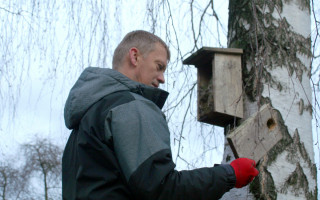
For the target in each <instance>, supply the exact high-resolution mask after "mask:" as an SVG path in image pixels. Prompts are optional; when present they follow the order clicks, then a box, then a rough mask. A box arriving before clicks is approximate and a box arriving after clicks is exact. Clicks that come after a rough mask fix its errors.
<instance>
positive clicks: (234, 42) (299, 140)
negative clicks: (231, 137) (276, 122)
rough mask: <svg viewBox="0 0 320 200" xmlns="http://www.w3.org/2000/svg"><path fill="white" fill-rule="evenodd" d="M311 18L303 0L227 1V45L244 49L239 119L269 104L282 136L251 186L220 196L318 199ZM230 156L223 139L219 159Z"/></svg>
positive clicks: (259, 166) (263, 162)
mask: <svg viewBox="0 0 320 200" xmlns="http://www.w3.org/2000/svg"><path fill="white" fill-rule="evenodd" d="M310 23H311V22H310V2H309V1H308V0H307V1H304V0H269V1H262V0H246V1H237V0H230V1H229V25H228V28H229V30H228V46H229V47H234V48H242V49H244V57H243V60H244V62H243V70H242V73H243V88H244V91H245V94H244V95H243V98H244V116H245V117H244V119H243V120H245V119H247V118H248V117H250V116H251V115H252V114H254V113H255V112H257V111H258V110H259V108H260V107H261V106H262V105H264V104H266V103H270V104H271V105H272V107H273V108H274V109H276V110H277V111H278V112H279V114H280V115H281V118H282V121H283V124H281V126H282V130H283V131H282V134H283V135H284V136H285V137H284V138H283V140H282V141H280V142H279V143H278V144H277V145H276V146H275V147H273V148H272V149H271V150H270V151H269V152H268V154H267V155H266V156H264V158H263V159H261V160H260V162H259V165H258V168H259V171H260V174H259V177H257V178H256V179H255V180H254V182H253V183H252V184H251V185H250V186H247V187H245V188H243V189H233V190H231V191H230V192H229V193H227V194H225V195H224V196H223V198H222V199H290V200H294V199H317V186H316V182H317V181H316V176H317V175H316V173H317V172H316V166H315V164H314V151H313V146H314V145H313V140H312V125H311V119H312V102H311V101H312V100H311V98H312V90H311V86H310V70H311V64H310V63H311V39H310V33H311V24H310ZM240 123H241V122H239V123H238V124H237V125H239V124H240ZM233 159H234V157H233V154H232V151H231V149H230V147H229V145H228V144H226V146H225V153H224V162H228V161H231V160H233Z"/></svg>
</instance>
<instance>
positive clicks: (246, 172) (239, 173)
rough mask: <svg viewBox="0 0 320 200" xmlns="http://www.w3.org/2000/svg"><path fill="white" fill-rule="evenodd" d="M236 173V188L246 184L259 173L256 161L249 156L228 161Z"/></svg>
mask: <svg viewBox="0 0 320 200" xmlns="http://www.w3.org/2000/svg"><path fill="white" fill-rule="evenodd" d="M230 165H231V166H232V167H233V169H234V172H235V174H236V178H237V181H236V185H235V187H236V188H242V187H244V186H246V185H248V184H249V183H250V182H251V181H252V180H253V179H254V177H256V176H257V175H258V174H259V171H258V170H257V169H256V168H255V167H256V162H255V161H254V160H251V159H249V158H238V159H236V160H234V161H232V162H231V163H230Z"/></svg>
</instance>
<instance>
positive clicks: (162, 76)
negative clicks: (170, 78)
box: [158, 73, 165, 84]
mask: <svg viewBox="0 0 320 200" xmlns="http://www.w3.org/2000/svg"><path fill="white" fill-rule="evenodd" d="M158 81H159V83H162V84H163V83H164V81H165V80H164V75H163V73H160V74H159V76H158Z"/></svg>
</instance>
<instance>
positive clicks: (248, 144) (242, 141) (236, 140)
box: [227, 105, 283, 162]
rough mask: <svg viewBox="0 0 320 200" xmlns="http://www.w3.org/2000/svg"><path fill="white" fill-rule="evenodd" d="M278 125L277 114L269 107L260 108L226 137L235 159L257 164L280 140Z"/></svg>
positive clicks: (280, 134)
mask: <svg viewBox="0 0 320 200" xmlns="http://www.w3.org/2000/svg"><path fill="white" fill-rule="evenodd" d="M280 124H281V123H280V121H279V118H278V114H277V112H276V111H275V110H273V109H272V108H271V106H270V105H264V106H262V107H261V109H260V111H259V112H257V113H255V114H254V115H253V116H251V117H250V118H248V119H247V120H246V121H245V122H244V123H242V124H241V125H240V126H239V127H238V128H236V129H235V130H234V131H232V132H231V133H230V134H229V135H228V136H227V139H228V142H229V144H230V146H231V148H232V150H233V153H234V155H235V157H236V158H238V157H246V158H251V159H253V160H255V161H256V162H258V161H259V160H260V159H261V158H262V157H263V156H264V155H266V154H267V153H268V152H269V151H270V149H271V148H272V147H273V146H274V145H276V144H277V143H278V142H279V141H280V140H281V139H282V137H283V135H282V133H281V129H280Z"/></svg>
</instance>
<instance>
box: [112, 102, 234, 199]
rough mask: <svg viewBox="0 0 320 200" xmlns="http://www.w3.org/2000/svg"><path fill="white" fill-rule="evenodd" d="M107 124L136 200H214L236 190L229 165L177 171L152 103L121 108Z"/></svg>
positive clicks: (162, 121)
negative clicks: (231, 190)
mask: <svg viewBox="0 0 320 200" xmlns="http://www.w3.org/2000/svg"><path fill="white" fill-rule="evenodd" d="M107 121H108V122H109V125H108V126H109V127H110V132H111V133H112V138H113V144H114V150H115V154H116V156H117V158H118V161H119V164H120V167H121V170H122V172H123V174H124V176H125V178H126V180H127V183H128V185H129V187H130V189H131V191H132V192H133V193H134V195H135V197H136V198H137V199H148V200H153V199H165V200H170V199H175V200H177V199H183V200H189V199H190V200H191V199H192V200H194V199H202V200H207V199H208V200H209V199H210V200H213V199H219V198H220V197H221V196H222V195H223V194H224V193H225V192H227V191H228V190H230V189H231V188H233V187H234V184H235V175H234V171H233V169H232V167H231V166H230V165H220V166H217V167H211V168H200V169H195V170H189V171H176V170H174V168H175V164H174V163H173V161H172V155H171V149H170V133H169V129H168V126H167V122H166V120H165V118H164V116H163V114H162V112H161V110H160V109H159V108H158V107H157V106H156V105H155V104H153V103H152V102H151V101H148V100H134V101H131V102H129V103H126V104H123V105H121V106H118V107H116V108H114V109H112V110H111V111H110V113H109V116H108V120H107Z"/></svg>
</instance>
